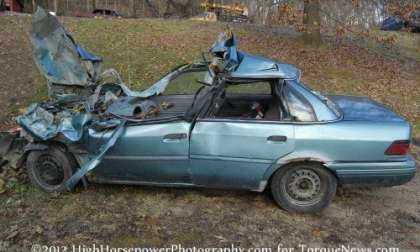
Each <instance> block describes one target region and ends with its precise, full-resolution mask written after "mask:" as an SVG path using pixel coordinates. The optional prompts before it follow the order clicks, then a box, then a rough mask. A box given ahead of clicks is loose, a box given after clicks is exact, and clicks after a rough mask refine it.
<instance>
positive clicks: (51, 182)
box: [26, 146, 76, 192]
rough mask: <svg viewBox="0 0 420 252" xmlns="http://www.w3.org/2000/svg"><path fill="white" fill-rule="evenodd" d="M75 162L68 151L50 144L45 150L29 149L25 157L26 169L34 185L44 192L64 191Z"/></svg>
mask: <svg viewBox="0 0 420 252" xmlns="http://www.w3.org/2000/svg"><path fill="white" fill-rule="evenodd" d="M75 164H76V163H75V160H74V159H72V156H71V155H70V154H69V153H66V152H64V151H62V150H61V149H59V148H58V147H55V146H50V147H49V148H48V149H46V150H35V151H31V152H30V153H29V154H28V158H27V159H26V170H27V173H28V177H29V179H30V181H31V183H32V184H33V185H34V186H35V187H37V188H39V189H41V190H43V191H45V192H64V191H66V186H65V182H66V181H67V179H69V178H70V177H71V175H72V174H73V171H74V169H75Z"/></svg>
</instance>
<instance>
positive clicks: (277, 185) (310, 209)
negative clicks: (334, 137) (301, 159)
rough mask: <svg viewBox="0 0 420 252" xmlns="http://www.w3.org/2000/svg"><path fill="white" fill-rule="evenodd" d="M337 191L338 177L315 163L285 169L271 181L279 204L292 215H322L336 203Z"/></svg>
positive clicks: (274, 196) (278, 172) (275, 198)
mask: <svg viewBox="0 0 420 252" xmlns="http://www.w3.org/2000/svg"><path fill="white" fill-rule="evenodd" d="M336 189H337V180H336V178H335V176H334V175H333V174H332V173H331V172H330V171H328V170H327V169H326V168H325V167H324V166H322V165H320V164H315V163H299V164H293V165H289V166H287V167H282V168H280V169H279V170H278V171H277V172H276V173H275V174H274V176H273V178H272V180H271V193H272V195H273V198H274V200H275V202H276V203H277V204H278V205H279V206H280V207H281V208H284V209H286V210H287V211H290V212H299V213H314V212H319V211H321V210H322V209H324V208H325V207H327V206H328V205H329V204H330V202H331V201H332V200H333V198H334V196H335V192H336Z"/></svg>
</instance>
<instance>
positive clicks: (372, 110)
mask: <svg viewBox="0 0 420 252" xmlns="http://www.w3.org/2000/svg"><path fill="white" fill-rule="evenodd" d="M328 98H330V99H331V100H332V101H333V102H334V103H335V104H336V105H337V106H338V107H339V108H340V110H341V111H342V113H343V120H345V121H379V122H401V121H405V120H404V119H403V118H401V117H400V116H399V115H398V114H397V113H395V112H393V111H391V110H390V109H389V108H387V107H385V106H383V105H381V104H379V103H377V102H376V101H373V100H371V99H369V98H366V97H355V96H338V95H337V96H328Z"/></svg>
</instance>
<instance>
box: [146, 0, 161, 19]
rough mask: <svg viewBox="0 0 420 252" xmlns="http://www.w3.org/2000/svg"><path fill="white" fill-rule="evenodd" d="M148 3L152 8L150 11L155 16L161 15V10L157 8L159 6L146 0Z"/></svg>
mask: <svg viewBox="0 0 420 252" xmlns="http://www.w3.org/2000/svg"><path fill="white" fill-rule="evenodd" d="M144 1H145V2H146V4H147V7H148V8H149V9H150V11H151V12H152V16H153V17H159V11H158V10H157V8H156V7H155V6H154V5H153V4H152V3H151V2H150V0H144Z"/></svg>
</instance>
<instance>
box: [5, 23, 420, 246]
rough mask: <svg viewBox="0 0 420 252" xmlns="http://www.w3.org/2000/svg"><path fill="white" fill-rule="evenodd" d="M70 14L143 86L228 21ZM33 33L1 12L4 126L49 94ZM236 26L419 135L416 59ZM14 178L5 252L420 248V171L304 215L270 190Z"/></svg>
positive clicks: (329, 88) (91, 44)
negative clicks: (55, 186) (383, 108)
mask: <svg viewBox="0 0 420 252" xmlns="http://www.w3.org/2000/svg"><path fill="white" fill-rule="evenodd" d="M62 21H63V22H64V23H65V25H66V26H67V28H68V30H69V31H70V32H72V33H73V34H74V35H75V38H76V40H78V41H79V42H80V43H81V44H82V45H85V46H86V47H87V48H88V49H90V50H91V51H93V52H94V53H97V54H98V55H101V56H103V57H104V59H105V60H106V66H113V67H115V68H117V70H119V71H121V72H122V74H123V77H124V78H125V79H126V80H130V81H129V83H130V85H131V86H132V87H133V88H138V89H141V88H145V87H146V86H147V83H151V81H152V80H154V79H156V78H157V76H159V75H160V74H163V73H165V72H166V71H168V70H169V69H170V68H172V67H173V66H174V65H177V64H179V63H182V62H184V61H187V62H188V61H193V60H194V59H195V58H197V57H196V56H197V55H199V52H200V51H203V50H205V49H206V48H208V47H209V45H211V43H212V41H213V40H214V38H215V37H216V35H217V33H218V32H219V31H221V30H223V29H224V25H223V24H218V23H214V24H207V23H200V22H190V21H164V20H147V19H146V20H103V19H89V20H88V19H72V18H64V19H63V20H62ZM29 29H30V19H29V18H28V17H0V66H1V68H0V69H1V71H0V82H1V85H2V89H1V91H0V106H1V107H2V108H3V109H2V111H1V121H2V122H3V123H2V124H3V125H6V126H4V127H7V126H8V125H11V124H13V117H14V116H15V115H16V114H18V113H19V110H21V109H22V108H24V107H25V106H26V105H27V104H29V103H30V102H34V101H36V100H40V99H43V98H45V96H46V93H45V86H44V85H45V84H44V80H43V79H42V78H41V76H40V75H39V74H38V73H37V70H36V68H35V66H34V65H33V63H32V59H31V51H30V46H29V41H28V39H27V32H28V31H29ZM234 29H235V31H236V32H237V35H238V39H239V45H240V48H241V49H243V50H245V51H249V52H252V53H257V54H261V55H265V56H268V57H271V58H274V59H279V60H283V61H286V62H289V63H292V64H295V65H297V66H298V67H299V68H301V69H303V79H304V81H305V82H307V83H308V84H309V85H310V86H311V87H313V88H314V89H317V90H320V91H322V92H328V93H335V94H350V95H364V96H369V97H371V98H373V99H375V100H377V101H379V102H382V103H385V104H386V105H388V106H390V107H391V108H392V109H394V110H395V111H397V112H398V113H400V114H402V115H403V116H404V117H405V118H407V119H408V120H409V121H410V123H411V124H412V125H413V135H414V137H416V138H418V137H420V134H419V132H420V100H419V99H420V98H419V97H420V89H419V87H420V77H419V75H418V69H420V68H419V67H420V64H419V63H418V62H417V63H416V62H414V63H413V62H411V61H410V62H406V61H404V60H401V59H389V58H386V57H382V56H380V55H378V54H377V53H372V52H371V51H366V50H364V49H360V48H358V47H353V46H350V45H342V44H341V45H335V44H333V43H330V42H326V43H325V44H324V45H323V46H322V47H321V48H317V49H312V48H308V47H306V46H304V45H302V44H301V43H300V42H299V41H297V40H295V39H294V38H287V37H284V35H282V34H278V33H276V31H272V30H270V31H269V32H268V31H267V32H264V31H260V30H259V29H257V28H255V27H242V26H237V27H236V26H235V27H234ZM127 47H128V48H131V50H129V51H128V50H126V49H124V48H127ZM146 59H147V60H146ZM128 66H129V67H128ZM411 151H412V154H413V155H414V156H415V157H416V158H417V161H418V162H420V148H418V147H415V146H413V147H412V150H411ZM15 173H21V172H20V171H15V170H13V169H7V170H6V169H4V170H3V171H0V175H2V176H3V175H5V174H8V176H7V178H8V179H7V180H6V179H3V180H5V181H4V182H5V186H4V191H2V190H0V191H1V193H0V251H30V248H31V246H32V245H34V244H40V245H46V246H59V245H62V246H71V245H73V244H74V245H86V246H91V245H92V244H108V245H110V246H114V247H163V246H170V245H171V244H181V245H182V246H184V247H192V246H197V247H225V246H231V245H232V244H234V245H235V246H242V247H252V248H266V247H273V248H277V246H278V244H282V246H283V247H296V248H297V247H298V245H299V244H305V245H308V246H310V247H333V248H335V247H337V246H341V245H349V246H352V247H359V248H362V247H363V248H364V247H369V248H388V247H397V248H399V249H400V251H420V177H419V176H416V177H415V178H414V179H413V180H412V181H411V182H409V183H407V184H406V185H403V186H399V187H392V188H339V190H338V193H337V197H336V198H335V200H334V201H333V203H332V205H331V206H330V207H328V208H327V209H326V210H325V211H323V212H322V213H319V214H314V215H302V214H291V213H288V212H286V211H284V210H282V209H279V208H278V207H277V206H276V205H275V204H274V202H273V200H272V198H271V196H270V195H269V193H268V192H264V193H253V192H242V191H222V190H201V189H200V190H199V189H168V188H151V187H134V186H110V185H98V184H92V185H90V186H89V187H88V189H83V188H79V189H78V190H76V192H73V193H66V194H52V195H49V194H45V193H42V192H40V191H38V190H36V189H34V188H33V187H32V186H31V185H30V184H28V183H27V180H26V179H25V178H24V176H21V175H19V176H18V175H14V174H15ZM10 174H12V175H11V176H9V175H10Z"/></svg>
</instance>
